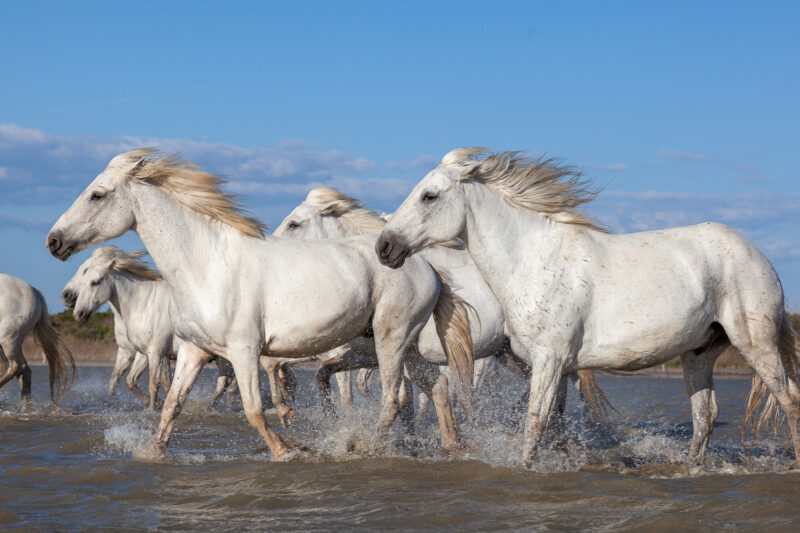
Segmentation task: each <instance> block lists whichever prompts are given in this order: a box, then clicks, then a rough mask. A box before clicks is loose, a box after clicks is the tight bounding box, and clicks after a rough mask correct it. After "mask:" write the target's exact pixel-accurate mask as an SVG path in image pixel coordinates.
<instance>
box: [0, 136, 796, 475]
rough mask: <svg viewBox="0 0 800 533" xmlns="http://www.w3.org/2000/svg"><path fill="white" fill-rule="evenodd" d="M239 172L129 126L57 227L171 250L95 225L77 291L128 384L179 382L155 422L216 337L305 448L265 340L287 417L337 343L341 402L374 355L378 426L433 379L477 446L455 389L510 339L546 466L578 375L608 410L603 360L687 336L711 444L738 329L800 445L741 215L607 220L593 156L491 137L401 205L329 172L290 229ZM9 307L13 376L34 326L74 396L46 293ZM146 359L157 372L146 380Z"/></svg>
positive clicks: (688, 362) (771, 298)
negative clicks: (332, 180) (229, 186)
mask: <svg viewBox="0 0 800 533" xmlns="http://www.w3.org/2000/svg"><path fill="white" fill-rule="evenodd" d="M221 184H222V182H221V181H220V179H219V178H218V177H216V176H214V175H212V174H209V173H207V172H204V171H203V170H202V169H201V168H199V167H198V166H196V165H194V164H192V163H188V162H185V161H181V160H179V159H177V158H176V157H174V156H170V155H164V154H161V153H159V152H157V151H155V150H152V149H138V150H132V151H129V152H126V153H123V154H120V155H118V156H116V157H114V158H113V159H112V160H111V162H110V163H109V164H108V166H107V167H106V168H105V170H103V171H102V172H101V173H100V174H99V175H98V176H97V177H96V178H95V179H94V180H93V181H92V182H91V183H90V184H89V186H88V187H87V188H86V189H85V190H84V191H83V192H82V193H81V194H80V196H79V197H78V198H77V199H76V200H75V202H74V203H73V205H72V206H71V207H70V208H69V209H68V210H67V211H66V212H65V213H64V214H62V215H61V217H60V218H59V219H58V221H57V222H56V223H55V225H54V226H53V228H52V229H51V230H50V232H49V234H48V235H47V242H46V244H47V247H48V248H49V250H50V253H51V254H52V255H53V256H55V257H56V258H58V259H61V260H66V259H67V258H69V257H70V256H71V255H73V254H74V253H77V252H79V251H81V250H83V249H85V248H87V247H91V246H94V245H97V244H100V243H103V242H105V241H108V240H109V239H113V238H115V237H118V236H120V235H122V234H124V233H125V232H127V231H129V230H130V231H135V232H136V233H137V234H138V236H139V237H140V239H141V240H142V242H143V243H144V245H145V247H146V248H147V253H149V254H150V256H151V258H152V260H153V262H154V263H155V265H156V267H157V269H158V270H155V269H152V268H151V267H150V266H148V265H147V264H146V263H145V262H143V261H142V255H144V252H134V253H127V252H124V251H122V250H119V249H118V248H115V247H113V246H102V247H99V248H97V249H95V250H94V252H93V253H92V254H91V256H90V257H89V258H88V259H86V261H85V262H84V263H83V264H82V265H81V266H80V267H79V268H78V270H77V272H76V273H75V275H74V276H73V277H72V279H70V280H69V282H68V283H67V284H66V286H65V287H64V291H63V293H62V299H63V302H64V305H65V306H67V307H68V308H71V309H73V316H74V317H75V319H76V320H78V321H86V320H88V319H89V318H90V316H91V315H92V313H94V312H95V311H97V309H98V308H100V307H101V306H102V305H104V304H105V303H108V304H109V305H110V307H111V309H112V311H113V314H114V329H115V337H116V341H117V345H118V353H117V359H116V363H115V366H114V370H113V371H112V375H111V379H110V383H109V386H110V389H111V390H113V388H114V386H115V385H116V384H117V382H118V381H119V380H120V379H121V377H122V376H123V375H124V373H125V372H126V371H128V377H127V383H128V386H129V388H130V389H131V390H132V391H133V392H134V393H135V394H136V395H137V396H138V397H139V398H140V399H141V400H142V401H143V402H144V403H146V404H147V405H148V406H149V407H150V408H156V407H158V404H159V397H158V390H159V386H160V385H161V386H163V388H164V389H165V390H166V391H167V394H166V399H165V400H164V404H163V407H162V409H161V419H160V423H159V426H158V431H157V434H156V437H155V440H156V442H155V446H156V448H157V449H158V450H160V451H161V452H162V453H163V452H164V450H165V448H166V446H167V443H168V441H169V438H170V434H171V431H172V428H173V424H174V422H175V420H176V418H177V416H178V414H179V413H180V411H181V408H182V406H183V405H184V403H185V401H186V398H187V396H188V394H189V392H190V390H191V388H192V386H193V385H194V383H195V381H196V380H197V378H198V376H199V374H200V372H201V370H202V369H203V367H204V366H205V365H206V364H207V363H210V362H212V361H214V362H216V364H217V367H218V369H219V377H218V380H217V387H216V390H215V392H214V397H213V398H212V400H211V401H212V403H216V402H217V401H218V400H219V398H220V396H221V395H222V393H223V392H224V391H225V390H226V389H229V394H232V393H233V391H234V390H235V389H237V387H238V394H239V395H240V396H241V403H242V407H243V410H244V413H245V415H246V417H247V420H248V421H249V423H250V424H251V425H252V426H253V427H254V428H255V429H256V430H257V431H258V432H259V434H260V435H261V437H262V438H263V439H264V441H265V442H266V445H267V446H268V448H269V450H270V453H271V454H272V456H273V457H274V458H275V459H289V458H291V457H293V456H295V455H296V454H298V453H300V452H299V451H298V450H297V449H292V448H291V447H289V446H288V445H287V444H286V443H285V442H284V440H283V439H282V438H281V436H280V435H279V434H278V433H276V432H275V431H274V430H273V429H272V428H271V427H270V426H269V425H268V424H267V423H266V420H265V418H264V414H263V406H262V398H261V393H260V390H261V389H260V376H259V364H260V365H261V366H263V368H264V370H265V371H266V373H267V376H268V377H269V382H270V391H271V395H272V402H273V403H274V404H275V407H276V413H277V415H278V418H279V420H280V422H281V423H282V424H283V425H284V426H286V425H288V424H289V423H290V422H291V421H292V417H293V410H292V402H291V400H292V396H293V384H292V379H293V376H292V374H291V371H290V370H289V368H290V366H291V365H293V364H295V363H296V362H298V361H309V360H312V359H313V360H317V361H320V362H321V364H320V368H319V371H318V372H317V380H318V382H319V387H320V392H321V394H322V406H323V408H324V409H325V411H326V412H327V413H329V414H330V413H333V411H334V407H333V400H332V399H331V388H330V384H329V382H330V378H331V376H333V375H335V376H336V377H337V380H338V383H339V386H338V389H339V392H340V401H341V403H342V404H344V406H345V407H346V405H347V404H349V402H350V398H351V393H350V382H351V381H350V375H349V371H350V370H356V369H362V372H363V369H377V371H378V373H379V376H380V384H381V404H380V413H379V416H378V422H377V429H376V434H377V435H379V436H385V434H386V433H387V432H388V431H389V430H390V428H391V427H392V425H393V423H394V421H395V419H396V418H398V417H399V418H400V419H401V421H402V423H403V425H404V426H405V427H406V428H407V429H413V425H414V407H413V405H414V403H416V404H417V408H418V410H422V411H424V409H425V407H426V406H427V405H428V402H429V401H430V402H431V403H432V404H433V407H434V409H435V412H436V416H437V419H438V422H439V428H440V437H441V445H442V448H443V449H444V450H445V451H446V452H448V453H451V454H459V453H461V452H463V451H464V450H466V449H467V446H466V444H465V442H464V441H463V439H462V436H461V433H460V431H459V426H458V422H457V417H456V416H455V414H454V410H453V406H452V401H453V399H452V394H453V393H455V395H456V396H457V397H458V399H459V403H460V405H461V406H462V407H463V409H465V410H466V411H469V410H470V409H471V406H473V400H474V397H475V395H478V394H481V393H482V390H483V389H484V387H483V385H482V383H483V382H484V381H486V380H488V379H496V377H488V376H490V375H493V376H496V375H494V374H492V373H490V372H488V371H487V369H488V368H489V367H491V366H492V365H494V364H497V362H498V361H505V362H506V363H507V364H508V366H510V367H513V368H516V369H518V370H519V371H520V372H521V373H522V374H524V375H525V376H526V377H527V380H528V383H529V386H526V387H524V390H520V391H519V393H520V394H519V401H518V402H517V405H518V406H522V407H523V409H525V410H526V413H527V414H526V416H525V419H524V444H523V449H522V450H521V454H522V461H523V464H524V465H526V466H530V465H531V462H532V461H533V459H534V458H535V456H536V453H537V449H538V446H539V443H540V441H541V439H542V436H543V434H544V432H545V431H546V430H547V431H548V432H552V434H553V435H554V436H555V442H559V440H560V439H559V437H560V436H563V431H564V428H563V425H562V418H563V412H564V404H565V401H566V396H567V385H568V382H569V381H570V380H572V381H573V382H574V383H575V384H576V385H577V388H578V390H579V392H580V393H581V396H582V398H583V401H584V403H585V405H586V406H587V407H588V409H587V410H586V412H587V414H588V412H589V411H592V412H593V413H595V414H597V413H598V412H600V411H601V410H602V409H603V408H604V406H605V397H604V395H603V393H602V391H601V390H600V388H599V387H598V386H597V383H596V382H595V380H594V377H593V375H592V372H591V371H592V370H593V369H605V370H623V371H630V370H637V369H643V368H647V367H651V366H655V365H660V364H662V363H664V362H666V361H668V360H670V359H672V358H674V357H678V356H679V357H680V358H681V360H682V363H683V371H684V380H685V384H686V389H687V392H688V394H689V396H690V398H691V407H692V422H693V426H694V432H693V436H692V442H691V448H690V452H689V458H690V460H692V461H696V462H700V461H702V459H703V457H704V455H705V452H706V448H707V445H708V440H709V437H710V435H711V432H712V429H713V426H714V423H715V420H716V418H717V412H718V409H717V401H716V397H715V393H714V382H713V377H712V373H713V368H714V363H715V361H716V359H717V358H718V357H719V355H720V354H721V353H722V352H723V351H724V350H725V349H726V348H727V347H728V346H731V345H733V346H734V347H736V348H737V349H738V350H739V351H740V352H741V354H742V356H743V357H744V359H745V360H746V361H747V363H748V364H749V365H750V366H751V367H752V368H753V370H754V371H755V373H754V377H753V387H752V390H751V393H750V396H749V398H748V402H747V405H746V414H745V424H748V423H750V422H752V424H753V425H754V426H755V427H756V430H757V429H758V428H759V427H760V426H761V425H762V424H763V423H764V422H765V421H766V420H768V419H769V418H770V417H772V416H776V415H777V414H778V413H779V412H782V413H783V415H785V420H786V422H787V427H788V430H789V434H790V436H791V439H792V441H793V443H794V451H795V466H796V467H800V442H799V441H798V427H797V426H798V418H800V342H798V336H797V335H796V334H795V332H794V331H793V330H792V328H791V325H790V324H789V321H788V317H787V314H786V311H785V306H784V297H783V290H782V287H781V283H780V280H779V279H778V276H777V274H776V273H775V270H774V269H773V267H772V266H771V264H770V263H769V261H768V260H767V259H766V257H764V255H763V254H762V253H761V252H759V251H758V250H757V249H756V248H755V247H754V246H753V245H752V244H751V243H750V242H748V241H747V240H746V239H745V238H744V237H742V236H741V235H740V234H738V233H736V232H735V231H734V230H732V229H730V228H728V227H726V226H723V225H720V224H714V223H706V224H700V225H696V226H690V227H683V228H674V229H668V230H662V231H651V232H642V233H633V234H618V235H615V234H610V233H608V232H607V231H606V229H605V227H604V226H602V225H601V224H599V223H598V222H596V221H594V220H593V219H591V218H590V217H588V216H587V215H585V214H584V213H582V212H581V211H580V209H579V208H580V206H581V205H582V204H585V203H586V202H589V201H591V199H592V198H593V197H594V192H593V191H592V190H591V188H590V186H591V184H590V183H589V182H588V181H586V180H584V179H583V178H582V176H581V174H580V173H579V172H578V171H576V170H575V169H574V168H572V167H569V166H565V165H563V164H561V163H560V162H559V161H556V160H548V159H529V158H526V157H525V156H524V155H523V154H520V153H518V152H501V153H490V152H487V151H486V150H483V149H476V148H462V149H457V150H453V151H452V152H450V153H448V154H446V155H445V156H444V158H443V160H442V162H441V164H440V165H439V166H438V167H437V168H436V169H434V170H433V171H431V172H430V173H428V175H427V176H425V178H424V179H423V180H422V181H421V182H420V183H419V184H418V185H417V186H416V187H415V188H414V190H413V191H412V192H411V194H410V195H409V196H408V198H407V199H406V200H405V201H404V202H403V203H402V205H401V206H400V207H399V209H398V210H397V211H396V212H395V213H394V214H393V215H384V216H378V215H377V214H376V213H375V212H373V211H371V210H369V209H366V208H364V207H363V206H362V204H361V203H360V202H358V201H357V200H355V199H353V198H350V197H348V196H345V195H344V194H342V193H340V192H338V191H336V190H334V189H331V188H328V187H318V188H316V189H314V190H312V191H311V192H310V193H309V194H308V197H307V198H306V200H305V201H304V202H303V203H302V204H301V205H300V206H298V207H297V208H296V209H294V210H293V211H292V212H291V214H289V216H287V217H286V219H285V220H284V221H283V222H282V223H281V224H280V225H279V226H278V228H277V230H276V231H275V232H274V233H273V234H272V235H269V234H268V233H267V232H266V228H265V227H264V226H263V225H262V224H261V223H260V222H259V221H258V220H256V219H254V218H252V217H250V216H249V215H248V214H247V213H246V212H245V211H243V209H242V207H241V206H240V205H239V204H238V203H237V199H236V198H234V197H232V196H230V195H228V194H226V193H224V192H222V191H221V189H220V186H221ZM0 308H1V309H3V312H2V313H0V356H2V360H3V362H4V363H5V365H4V366H5V368H4V370H3V372H2V378H0V386H2V385H4V384H5V383H6V382H8V381H9V380H11V379H12V378H15V377H16V378H18V379H19V382H20V387H21V390H22V398H23V400H24V401H28V400H29V399H30V396H31V372H30V369H29V368H28V365H27V362H26V361H25V358H24V356H23V354H22V350H21V347H22V341H23V339H24V337H25V336H26V335H27V334H28V333H29V332H30V331H33V332H34V335H35V336H36V338H37V339H38V340H39V342H40V343H41V345H42V348H43V352H44V354H45V357H46V359H47V361H48V363H49V366H50V388H51V395H52V396H53V398H57V397H58V396H59V394H60V393H61V392H63V390H65V387H66V386H68V383H69V381H70V374H71V376H72V377H74V361H73V359H72V355H71V354H70V353H69V351H68V350H66V349H65V347H64V345H63V343H62V341H61V340H60V339H59V337H58V335H57V334H56V332H55V331H54V330H53V328H52V327H51V326H50V324H49V322H48V319H47V317H48V315H47V306H46V304H45V301H44V298H43V297H42V295H41V293H40V292H39V291H38V290H36V289H35V288H33V287H31V286H30V285H28V284H27V283H25V282H24V281H22V280H19V279H17V278H14V277H11V276H7V275H0ZM170 357H174V358H176V362H175V370H174V375H173V376H172V377H170V363H169V359H170ZM70 366H72V371H71V372H70V370H69V367H70ZM145 369H149V391H148V393H145V392H144V391H142V390H141V389H139V388H138V386H137V385H136V380H137V379H138V377H139V376H140V375H141V374H143V372H144V370H145ZM361 378H363V374H362V375H361ZM451 380H452V381H454V383H453V386H452V387H451V386H450V383H449V382H450V381H451ZM233 382H235V383H236V386H232V383H233ZM412 383H413V384H415V385H417V387H418V389H419V391H420V394H419V397H418V398H416V400H414V399H413V398H412V390H413V388H412V387H411V384H412ZM229 401H230V396H229ZM509 408H510V407H509ZM759 410H760V416H757V412H758V411H759ZM756 419H758V420H756ZM743 429H744V428H743Z"/></svg>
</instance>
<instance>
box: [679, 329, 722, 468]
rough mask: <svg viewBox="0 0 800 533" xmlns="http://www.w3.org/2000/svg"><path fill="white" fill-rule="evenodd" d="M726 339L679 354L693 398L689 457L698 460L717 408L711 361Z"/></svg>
mask: <svg viewBox="0 0 800 533" xmlns="http://www.w3.org/2000/svg"><path fill="white" fill-rule="evenodd" d="M727 346H728V344H727V343H721V344H720V345H719V346H712V347H711V348H709V349H708V350H707V351H705V352H703V353H702V354H699V355H695V354H694V353H693V352H690V353H686V354H684V355H682V356H681V361H682V363H683V382H684V384H685V385H686V392H687V393H688V394H689V398H690V399H691V402H692V427H693V432H692V445H691V448H690V449H689V458H690V459H691V460H693V461H694V462H696V463H697V464H700V463H702V462H703V457H704V456H705V453H706V449H707V448H708V441H709V439H710V438H711V432H712V431H714V423H715V422H716V421H717V414H718V413H719V408H718V407H717V396H716V393H715V392H714V376H713V373H714V363H715V362H716V361H717V357H719V355H720V354H721V353H722V352H723V351H725V348H727Z"/></svg>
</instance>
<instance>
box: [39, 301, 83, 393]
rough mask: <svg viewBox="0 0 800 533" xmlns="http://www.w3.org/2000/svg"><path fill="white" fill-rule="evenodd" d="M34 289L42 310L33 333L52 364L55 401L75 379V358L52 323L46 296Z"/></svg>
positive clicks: (52, 386) (51, 384)
mask: <svg viewBox="0 0 800 533" xmlns="http://www.w3.org/2000/svg"><path fill="white" fill-rule="evenodd" d="M33 291H34V292H35V293H36V297H37V298H38V299H39V303H41V310H42V311H41V315H40V316H39V320H38V321H37V322H36V326H34V328H33V335H34V337H36V340H37V341H39V344H41V345H42V351H44V356H45V358H46V359H47V364H48V365H49V366H50V398H51V399H52V400H53V402H57V398H60V397H61V396H62V395H63V394H64V393H65V392H66V391H67V388H68V387H69V385H71V384H72V382H73V381H74V380H75V359H74V358H73V357H72V352H70V351H69V348H67V346H66V344H64V342H63V341H62V340H61V338H60V337H59V336H58V333H57V332H56V330H54V329H53V326H52V325H51V324H50V317H49V315H48V314H47V302H46V301H45V299H44V296H42V293H41V292H39V289H37V288H35V287H34V289H33ZM68 367H69V369H70V370H69V371H68Z"/></svg>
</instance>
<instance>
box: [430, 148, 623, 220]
mask: <svg viewBox="0 0 800 533" xmlns="http://www.w3.org/2000/svg"><path fill="white" fill-rule="evenodd" d="M450 165H453V166H456V167H459V169H460V170H461V172H460V174H459V179H462V180H468V179H471V180H475V181H477V182H479V183H483V184H484V185H486V186H487V187H489V188H490V189H492V190H493V191H494V192H496V193H497V194H499V195H500V196H502V197H503V198H504V199H505V200H506V201H507V202H508V203H510V204H511V205H513V206H515V207H519V208H520V209H524V210H526V211H533V212H536V213H543V214H545V215H546V216H548V217H549V218H550V219H552V220H553V221H555V222H561V223H564V224H575V225H578V226H583V227H586V228H590V229H593V230H596V231H602V232H605V231H608V229H607V228H606V227H605V226H604V225H603V224H601V223H600V222H597V221H596V220H594V219H592V218H591V217H589V216H587V215H585V214H584V213H581V212H580V211H578V210H577V209H576V208H577V207H579V206H581V205H583V204H585V203H587V202H590V201H592V200H593V199H594V197H595V196H596V195H597V191H596V190H593V189H592V183H591V181H589V180H587V179H584V177H583V175H582V174H581V172H580V170H578V169H576V168H575V167H572V166H569V165H564V164H562V162H561V161H560V160H558V159H554V158H550V159H545V158H544V157H539V158H537V159H529V158H527V157H525V156H524V155H523V154H522V152H496V153H495V152H489V151H488V150H486V149H485V148H457V149H455V150H453V151H452V152H449V153H448V154H446V155H445V156H444V158H442V162H441V164H440V165H439V166H440V167H444V166H450Z"/></svg>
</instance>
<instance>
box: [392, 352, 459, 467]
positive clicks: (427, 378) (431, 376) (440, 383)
mask: <svg viewBox="0 0 800 533" xmlns="http://www.w3.org/2000/svg"><path fill="white" fill-rule="evenodd" d="M406 359H407V362H406V368H407V369H408V373H409V376H410V377H411V379H412V381H414V383H416V384H417V385H418V386H419V388H420V389H422V391H423V392H424V393H425V394H427V395H428V396H429V397H430V398H431V400H432V401H433V406H434V408H435V409H436V417H437V418H438V420H439V429H440V431H441V436H442V449H443V450H444V451H445V452H447V453H460V452H463V450H465V448H466V446H465V445H464V442H463V440H462V438H461V433H460V431H459V428H458V422H457V421H456V417H455V415H453V409H452V407H451V405H450V391H449V387H448V381H447V376H445V374H444V373H443V372H441V371H440V370H439V365H436V364H433V363H429V362H428V361H426V360H425V359H423V358H422V356H421V355H420V353H419V350H417V348H416V346H413V347H411V348H410V349H409V350H408V353H407V355H406Z"/></svg>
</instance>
